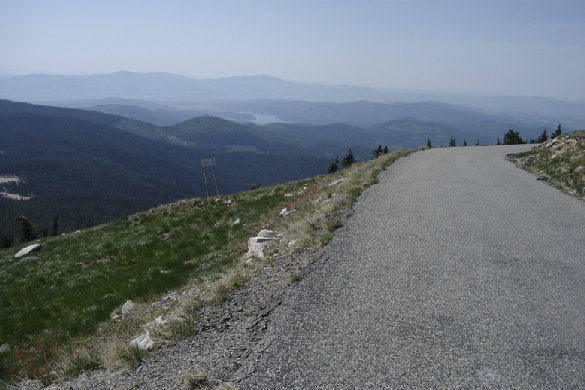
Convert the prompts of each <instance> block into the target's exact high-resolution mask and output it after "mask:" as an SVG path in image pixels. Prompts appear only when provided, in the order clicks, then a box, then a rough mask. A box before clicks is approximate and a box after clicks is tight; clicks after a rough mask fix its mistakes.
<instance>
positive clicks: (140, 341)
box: [130, 330, 154, 350]
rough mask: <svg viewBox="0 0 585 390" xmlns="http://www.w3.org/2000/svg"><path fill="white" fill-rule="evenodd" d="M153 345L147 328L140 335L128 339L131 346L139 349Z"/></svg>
mask: <svg viewBox="0 0 585 390" xmlns="http://www.w3.org/2000/svg"><path fill="white" fill-rule="evenodd" d="M153 345H154V342H153V341H152V339H151V338H150V333H149V332H148V330H147V331H146V332H144V333H142V334H141V335H140V336H138V337H136V338H135V339H134V340H132V341H130V346H131V347H136V348H138V349H141V350H145V349H151V348H152V346H153Z"/></svg>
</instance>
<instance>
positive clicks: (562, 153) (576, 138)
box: [516, 130, 585, 199]
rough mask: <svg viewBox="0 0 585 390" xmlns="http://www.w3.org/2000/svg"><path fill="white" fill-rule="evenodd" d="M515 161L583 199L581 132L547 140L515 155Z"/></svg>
mask: <svg viewBox="0 0 585 390" xmlns="http://www.w3.org/2000/svg"><path fill="white" fill-rule="evenodd" d="M516 161H517V162H518V163H520V164H521V165H522V167H523V168H525V169H526V170H528V171H530V172H533V173H535V174H537V175H539V176H540V177H541V178H542V180H547V181H549V182H550V183H552V184H553V185H555V186H557V187H559V188H561V189H562V190H563V191H566V192H568V193H569V194H572V195H576V196H578V197H580V198H583V199H585V130H579V131H575V132H572V133H569V134H564V135H562V136H560V137H557V138H554V139H551V140H548V141H546V142H544V143H543V144H542V145H540V146H537V147H536V148H534V149H533V150H531V151H530V152H527V153H522V154H520V155H517V156H516Z"/></svg>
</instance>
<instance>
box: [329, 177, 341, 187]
mask: <svg viewBox="0 0 585 390" xmlns="http://www.w3.org/2000/svg"><path fill="white" fill-rule="evenodd" d="M342 181H345V179H339V180H335V181H334V182H331V184H329V187H331V186H334V185H337V184H339V183H341V182H342Z"/></svg>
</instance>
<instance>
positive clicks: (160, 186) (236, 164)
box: [0, 101, 329, 239]
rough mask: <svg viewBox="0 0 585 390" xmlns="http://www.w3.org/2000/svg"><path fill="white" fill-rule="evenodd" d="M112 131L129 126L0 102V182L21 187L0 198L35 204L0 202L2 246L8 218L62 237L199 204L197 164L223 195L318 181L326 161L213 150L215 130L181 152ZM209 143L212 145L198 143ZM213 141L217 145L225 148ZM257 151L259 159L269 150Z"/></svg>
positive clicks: (9, 228)
mask: <svg viewBox="0 0 585 390" xmlns="http://www.w3.org/2000/svg"><path fill="white" fill-rule="evenodd" d="M226 122H227V121H226ZM119 123H126V125H127V120H125V119H124V118H120V117H113V116H111V115H104V114H100V113H95V112H89V111H83V110H72V109H61V108H54V107H46V106H35V105H30V104H22V103H12V102H8V101H0V139H1V141H0V175H11V176H17V177H18V178H20V180H21V181H20V182H19V183H2V184H0V190H1V191H0V192H5V193H15V194H20V195H25V196H31V197H32V199H31V200H14V199H7V198H4V197H0V224H1V225H0V226H1V227H0V236H4V237H8V238H9V239H14V237H15V233H16V231H15V221H14V218H15V217H17V216H20V215H24V216H26V217H27V218H28V219H29V220H30V221H31V223H32V224H33V225H36V226H37V230H38V232H39V233H42V230H44V229H48V228H50V226H51V224H52V223H53V220H54V218H55V217H58V220H59V229H60V231H71V230H76V229H79V228H82V227H87V226H92V225H95V224H99V223H104V222H108V221H111V220H112V219H116V218H121V217H124V216H126V215H128V214H129V213H133V212H136V211H139V210H144V209H147V208H149V207H153V206H156V205H159V204H161V203H167V202H171V201H174V200H177V199H182V198H188V197H196V196H205V186H204V180H203V170H202V168H201V159H203V158H207V157H215V159H216V161H217V166H216V172H217V176H218V181H219V187H220V191H221V192H222V193H233V192H237V191H242V190H245V189H248V188H249V186H251V185H253V184H261V185H270V184H275V183H278V182H283V181H288V180H294V179H299V178H302V177H306V176H311V175H315V174H319V173H324V172H325V171H326V168H327V164H328V161H329V160H328V159H327V158H325V157H318V156H311V155H302V154H301V153H294V151H295V150H294V149H290V150H288V151H286V150H283V153H279V154H272V153H259V152H250V151H247V150H245V149H244V150H238V148H237V147H236V148H233V149H234V150H232V151H229V150H227V149H226V148H225V147H221V148H220V147H213V145H212V137H211V134H210V132H211V131H212V129H211V130H209V129H208V130H209V131H207V133H206V132H202V134H203V136H200V137H199V138H197V137H196V136H191V138H189V133H188V132H187V133H186V134H187V136H185V137H184V138H185V139H184V140H183V141H184V145H179V144H178V143H180V142H174V143H173V142H170V141H169V140H168V139H167V138H164V137H162V138H161V137H159V138H160V139H154V138H156V137H152V136H151V137H148V136H141V135H137V134H135V133H132V132H130V131H126V130H120V129H119V128H117V127H115V125H116V124H119ZM228 123H230V122H228ZM134 127H135V128H139V127H141V123H140V122H136V123H134ZM142 129H147V130H149V129H150V130H152V129H153V126H152V125H149V124H144V126H142ZM156 130H157V131H158V132H159V133H158V134H159V135H160V134H168V135H169V137H171V138H172V137H175V135H176V134H181V135H183V134H185V130H184V129H183V130H182V131H183V133H181V127H177V128H176V129H171V128H156ZM149 134H151V135H152V134H153V133H152V132H150V133H149ZM206 137H207V138H208V139H210V141H209V142H204V141H205V139H202V138H206ZM230 139H231V138H230ZM218 140H219V142H220V144H223V143H224V142H226V141H227V139H225V138H221V137H218ZM237 141H238V142H240V143H242V142H247V141H248V140H247V139H246V138H245V137H244V138H242V139H240V140H237ZM232 142H233V139H232ZM255 145H256V146H255V148H257V149H259V150H260V151H261V150H262V149H266V148H264V147H263V146H262V144H259V143H256V144H255ZM286 152H293V153H286Z"/></svg>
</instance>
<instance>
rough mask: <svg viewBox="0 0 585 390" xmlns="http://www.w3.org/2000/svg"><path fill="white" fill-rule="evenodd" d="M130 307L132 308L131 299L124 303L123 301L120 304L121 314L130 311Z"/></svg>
mask: <svg viewBox="0 0 585 390" xmlns="http://www.w3.org/2000/svg"><path fill="white" fill-rule="evenodd" d="M132 309H134V302H132V301H131V300H129V299H128V300H127V301H126V303H124V304H123V305H122V314H123V315H126V314H128V313H130V312H131V311H132Z"/></svg>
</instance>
